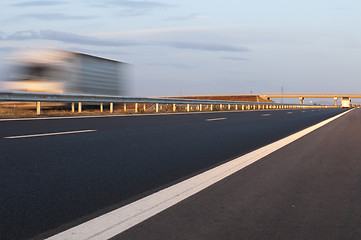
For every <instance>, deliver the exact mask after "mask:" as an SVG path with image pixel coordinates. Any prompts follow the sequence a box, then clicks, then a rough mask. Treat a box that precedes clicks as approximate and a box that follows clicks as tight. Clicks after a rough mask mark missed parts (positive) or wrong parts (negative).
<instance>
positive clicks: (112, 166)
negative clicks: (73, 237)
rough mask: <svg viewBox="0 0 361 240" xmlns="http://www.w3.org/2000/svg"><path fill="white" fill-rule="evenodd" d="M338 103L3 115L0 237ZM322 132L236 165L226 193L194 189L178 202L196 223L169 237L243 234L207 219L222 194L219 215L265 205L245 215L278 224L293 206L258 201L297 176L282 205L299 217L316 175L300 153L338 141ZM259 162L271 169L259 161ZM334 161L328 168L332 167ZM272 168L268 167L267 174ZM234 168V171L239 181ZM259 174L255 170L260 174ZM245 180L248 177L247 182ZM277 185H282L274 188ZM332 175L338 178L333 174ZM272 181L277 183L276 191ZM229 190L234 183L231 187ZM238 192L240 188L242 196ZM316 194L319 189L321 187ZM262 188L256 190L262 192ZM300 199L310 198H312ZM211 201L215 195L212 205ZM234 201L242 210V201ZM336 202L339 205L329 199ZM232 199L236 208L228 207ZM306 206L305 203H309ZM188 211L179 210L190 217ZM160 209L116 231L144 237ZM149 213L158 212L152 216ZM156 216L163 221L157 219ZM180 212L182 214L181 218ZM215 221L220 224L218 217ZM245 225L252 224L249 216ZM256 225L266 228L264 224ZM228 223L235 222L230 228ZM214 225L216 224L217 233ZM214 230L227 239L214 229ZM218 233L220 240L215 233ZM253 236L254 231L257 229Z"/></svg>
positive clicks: (91, 208)
mask: <svg viewBox="0 0 361 240" xmlns="http://www.w3.org/2000/svg"><path fill="white" fill-rule="evenodd" d="M344 111H345V110H342V109H322V110H277V111H250V112H215V113H191V114H169V115H161V114H159V115H142V116H119V117H118V116H112V117H96V118H94V117H91V118H68V119H67V118H65V119H44V120H20V121H0V147H1V149H0V151H1V152H0V156H1V160H0V164H1V165H0V177H1V178H0V179H1V180H0V181H1V188H0V203H1V205H0V216H1V222H0V227H1V228H0V230H1V232H0V233H1V234H0V236H1V238H2V239H27V238H30V237H35V238H42V237H45V236H50V235H52V234H54V233H57V232H60V231H62V230H65V229H67V228H69V227H71V226H75V225H77V224H79V223H81V222H84V221H86V220H89V219H91V218H93V217H95V216H99V215H101V214H103V213H105V212H108V211H110V210H112V209H116V208H118V207H120V206H124V205H126V204H128V203H130V202H133V201H134V200H136V199H139V198H141V197H144V196H146V195H148V194H150V193H153V192H155V191H157V190H159V189H163V188H165V187H167V186H170V185H172V184H174V183H177V182H180V181H181V180H184V179H186V178H189V177H190V176H194V175H196V174H198V173H200V172H203V171H205V170H207V169H210V168H212V167H215V166H217V165H219V164H221V163H224V162H227V161H229V160H231V159H234V158H235V157H238V156H240V155H243V154H245V153H248V152H250V151H253V150H255V149H258V148H260V147H262V146H265V145H267V144H269V143H272V142H274V141H276V140H279V139H281V138H284V137H286V136H288V135H290V134H292V133H295V132H298V131H300V130H302V129H304V128H306V127H309V126H311V125H313V124H316V123H318V122H320V121H322V120H325V119H328V118H330V117H332V116H335V115H337V114H339V113H341V112H344ZM344 118H345V119H349V118H351V120H352V118H357V119H360V112H359V111H353V112H352V113H349V114H347V115H346V116H345V117H344ZM341 119H343V118H341ZM351 120H349V121H351ZM339 121H340V120H338V121H335V123H331V124H330V125H327V127H325V128H322V129H320V131H321V130H322V131H327V129H329V128H330V127H329V126H332V125H333V124H337V123H338V122H339ZM345 121H346V120H345ZM353 121H355V119H353ZM352 123H353V122H352ZM344 126H345V124H338V125H337V127H338V128H337V129H341V128H342V127H343V128H345V127H344ZM357 127H358V126H357V125H355V129H359V127H358V128H357ZM324 129H326V130H324ZM349 131H350V130H349ZM335 132H336V133H335V134H337V133H338V134H342V133H343V132H342V131H341V130H337V131H335ZM327 133H328V136H327V137H326V138H325V136H323V135H322V136H321V137H318V139H317V138H316V141H314V140H313V139H311V140H310V139H309V140H304V139H307V138H308V137H309V136H306V137H305V138H303V139H302V140H300V141H298V142H296V143H297V144H300V142H301V143H303V144H308V145H307V147H308V148H309V149H310V150H309V151H308V150H307V151H303V152H302V151H301V150H300V149H301V148H300V147H299V146H298V147H294V149H291V151H289V152H286V153H283V155H282V151H283V150H282V151H278V152H281V153H280V154H281V155H280V157H277V155H276V157H275V154H272V155H270V156H269V157H270V158H272V157H273V159H274V160H271V161H266V160H262V161H261V164H260V163H257V164H254V165H252V167H250V168H247V171H240V173H237V174H235V175H232V177H230V178H228V180H227V181H226V183H228V182H231V181H240V182H239V183H237V188H234V185H233V187H229V188H228V189H227V188H225V189H221V190H220V191H224V192H222V194H223V196H227V197H223V198H222V197H220V199H219V200H217V199H216V198H217V197H216V196H213V198H212V199H203V200H202V194H203V195H207V194H211V193H213V192H214V193H216V191H218V190H219V189H217V190H214V191H213V190H205V191H203V192H202V193H201V194H197V195H195V196H194V197H193V198H191V199H194V198H195V199H196V200H198V198H199V199H200V200H199V202H197V204H198V205H194V207H191V206H188V205H187V206H186V207H183V210H184V208H188V207H189V210H191V209H193V210H194V211H195V210H196V209H201V210H200V211H198V212H197V211H195V214H199V215H198V216H196V217H195V218H194V221H195V222H194V225H193V227H191V229H193V231H194V232H192V231H190V232H189V234H190V235H181V234H180V235H179V236H178V235H177V236H176V238H177V239H192V237H190V236H199V237H200V238H197V237H195V238H194V237H193V239H211V237H210V236H211V235H212V234H213V235H212V236H214V239H219V238H222V239H227V236H228V238H230V239H232V237H231V236H230V235H227V232H229V233H228V234H236V233H237V234H240V232H234V233H233V232H230V231H229V230H232V231H233V230H234V229H233V228H232V224H230V225H229V226H228V225H227V226H224V225H222V224H225V222H224V223H221V222H222V221H220V220H219V219H218V218H217V217H216V218H214V219H213V220H214V221H213V220H212V216H218V214H219V212H217V211H220V209H219V207H218V208H217V206H216V205H214V210H212V206H213V205H212V204H213V203H214V204H217V202H219V201H226V200H227V199H228V200H229V202H227V203H226V202H224V203H225V204H227V206H229V207H227V208H222V209H223V210H224V212H223V216H224V218H227V219H228V217H226V216H227V214H226V213H227V212H228V213H230V212H233V211H234V214H231V215H232V216H231V218H236V219H238V218H240V216H241V215H242V216H246V215H243V213H244V212H247V210H248V212H251V213H252V212H258V211H261V210H262V209H264V210H266V211H269V214H270V215H269V218H265V217H264V216H261V214H258V215H255V216H250V218H248V219H253V218H257V217H258V218H259V219H260V220H259V221H260V222H261V223H264V224H265V222H266V220H267V219H272V218H271V216H272V217H274V218H276V220H278V222H277V221H276V220H275V219H272V220H274V222H273V223H272V224H271V225H272V226H273V227H274V226H276V225H277V223H283V222H282V220H283V219H284V218H283V217H282V216H284V214H291V212H290V211H291V210H289V211H288V212H287V211H286V210H284V211H283V212H282V211H279V212H272V211H276V210H277V209H278V210H279V209H281V210H282V206H281V205H279V206H278V205H277V204H281V203H282V201H281V199H276V200H278V201H276V200H275V203H273V206H274V205H277V206H278V208H270V207H269V206H268V205H267V204H265V206H263V207H261V203H264V202H263V201H268V200H266V199H265V198H263V195H262V194H263V193H265V192H266V193H269V194H270V193H271V192H272V193H275V194H278V195H280V198H281V196H283V197H284V196H285V194H286V192H287V193H288V191H289V190H291V189H293V188H295V185H294V183H299V185H296V186H298V187H296V188H295V189H294V190H293V193H291V194H290V195H289V196H288V197H287V199H288V200H289V201H287V202H286V203H287V204H289V203H291V202H293V201H294V204H293V205H295V206H297V208H296V207H294V208H296V209H299V210H298V212H300V213H305V215H304V216H303V219H302V218H301V219H299V221H302V220H304V219H305V218H306V217H307V216H306V212H304V211H302V210H301V208H298V206H302V204H306V206H307V202H303V201H302V200H304V198H305V197H304V198H302V196H301V197H299V195H297V193H299V192H301V191H303V190H305V189H306V190H307V189H308V188H307V187H311V189H312V181H311V179H310V176H313V175H312V174H314V172H312V171H311V169H312V166H313V165H312V164H315V163H314V162H312V161H306V163H309V164H308V165H307V164H306V163H303V162H302V161H301V160H302V159H305V158H306V156H308V157H309V156H312V155H313V154H315V152H312V151H316V150H317V148H316V147H315V146H317V145H315V143H318V144H321V145H322V142H323V141H326V140H327V141H331V140H332V139H335V140H334V141H333V142H332V144H334V145H330V146H329V145H326V146H324V147H328V146H329V147H328V148H329V149H328V150H331V151H329V152H334V151H336V149H339V148H337V147H339V145H338V144H339V142H338V141H337V139H338V138H336V137H334V136H333V135H332V134H333V131H332V129H331V130H328V132H327ZM335 136H338V135H335ZM356 142H357V141H356ZM336 145H337V147H336ZM292 146H294V144H291V145H290V147H292ZM341 146H342V144H341ZM351 146H353V145H351ZM349 147H350V145H345V146H344V148H346V149H348V150H352V151H353V150H354V148H352V149H349ZM286 148H288V147H286ZM286 148H285V149H286ZM308 148H307V149H308ZM297 151H299V152H297ZM352 151H348V152H352ZM278 152H277V153H278ZM316 153H317V152H316ZM326 153H327V151H326ZM326 153H324V154H326ZM334 154H335V153H334ZM290 155H292V156H294V158H291V160H292V161H289V159H287V158H286V160H285V158H282V156H283V157H285V156H286V157H287V156H290ZM316 156H317V154H316ZM332 156H339V155H332ZM302 157H303V158H302ZM267 158H268V157H267ZM300 159H301V160H300ZM306 159H308V158H306ZM322 159H323V158H322ZM319 162H321V163H322V162H323V161H322V160H321V161H316V163H319ZM321 163H319V164H321ZM264 164H265V165H266V166H267V167H268V168H267V167H266V168H262V167H260V166H262V165H264ZM306 165H307V166H306ZM337 166H338V165H337ZM338 167H340V166H338ZM333 168H335V167H334V166H333ZM269 169H271V170H272V171H271V172H269ZM295 169H296V170H297V171H296V173H297V174H296V175H295V174H294V172H293V171H292V170H295ZM314 171H316V170H314ZM267 174H269V176H268V175H267ZM302 174H305V175H304V176H303V175H302ZM325 174H326V175H327V174H328V173H325ZM265 175H267V176H265ZM239 176H240V178H241V179H238V178H239ZM257 176H258V177H260V178H259V179H258V178H257ZM327 176H328V177H329V178H328V180H329V181H332V178H330V176H329V175H327ZM331 176H333V175H331ZM255 177H256V178H255ZM246 179H248V180H247V181H246ZM249 179H252V181H251V183H250V184H248V182H249ZM324 181H327V179H325V180H324ZM252 182H253V184H255V185H257V186H258V187H260V188H261V189H262V190H261V192H257V189H256V188H255V187H252V185H251V184H252ZM275 182H276V183H277V184H276V183H275ZM304 182H306V184H305V186H303V185H302V184H303V183H304ZM240 183H243V184H240ZM281 183H282V184H284V186H281ZM327 183H328V182H327ZM332 183H333V184H337V183H336V182H332ZM263 184H265V185H263ZM273 184H274V185H273ZM307 184H308V185H307ZM318 184H321V183H318ZM223 185H225V183H224V182H222V183H219V184H216V185H215V186H213V187H211V188H210V189H214V188H217V186H218V187H219V186H223ZM261 185H262V186H261ZM275 185H278V188H277V189H276V187H275ZM230 186H232V185H230ZM238 186H239V188H238ZM317 186H318V185H317ZM268 187H269V188H268ZM235 189H236V191H234V190H235ZM252 189H254V190H253V191H254V192H251V193H249V192H247V191H252ZM226 191H230V192H231V195H230V194H226V193H225V192H226ZM243 191H244V193H245V194H242V192H243ZM262 191H263V192H262ZM340 191H342V190H340ZM306 192H307V191H306ZM309 192H311V191H309ZM320 192H321V193H322V191H320ZM260 193H261V195H259V194H260ZM327 193H329V194H330V196H329V197H330V199H333V198H332V197H334V196H333V195H332V191H327ZM347 193H349V192H347ZM237 194H239V195H237ZM216 195H218V193H217V194H216ZM240 195H242V196H243V197H245V200H244V201H234V199H232V196H234V197H239V196H240ZM286 195H287V194H286ZM228 196H229V197H228ZM315 196H316V198H317V203H316V204H315V206H318V207H322V206H323V205H322V204H321V203H322V202H324V201H325V200H324V199H322V200H321V199H318V195H317V194H316V195H315ZM335 196H336V195H335ZM297 197H298V198H297ZM322 197H323V196H322ZM336 197H339V195H337V196H336ZM225 198H226V199H225ZM350 198H352V196H350ZM354 198H357V196H354ZM196 200H188V199H187V200H185V201H184V202H182V203H180V204H179V205H177V206H176V208H175V210H173V209H174V208H172V210H170V211H171V212H172V213H173V212H175V214H177V213H176V211H178V209H179V208H182V206H185V205H184V204H189V203H190V202H191V203H192V202H193V201H196ZM307 200H309V201H310V202H311V200H313V198H308V199H307ZM202 201H203V202H202ZM208 201H212V202H213V203H212V204H210V203H208ZM232 202H233V205H232ZM330 202H333V201H330ZM254 203H258V204H260V205H259V206H258V205H257V211H256V210H255V208H249V209H248V208H246V207H245V206H246V205H247V204H250V205H249V206H252V204H254ZM271 204H272V202H271ZM240 205H242V206H243V208H240ZM324 205H325V204H324ZM201 206H206V208H205V209H202V208H201ZM291 206H292V204H291ZM334 206H335V207H336V208H337V207H338V206H337V204H336V203H335V205H334ZM342 206H343V205H341V207H342ZM233 207H239V208H238V209H233ZM355 207H356V206H355ZM294 208H292V209H294ZM252 209H253V210H252ZM223 210H222V211H223ZM313 210H315V209H313ZM316 210H317V209H316ZM321 210H322V209H321ZM306 211H310V209H307V210H306ZM188 213H189V212H188ZM188 213H183V214H185V215H186V216H190V215H189V214H188ZM241 213H242V214H241ZM202 214H210V216H211V217H210V218H209V219H208V215H207V223H208V222H211V221H213V222H214V224H215V225H209V227H212V226H214V228H213V231H212V229H211V231H209V232H207V233H205V232H197V229H198V228H197V227H196V226H199V224H202V223H201V222H196V221H197V220H199V221H201V220H200V217H199V216H200V215H202ZM212 214H213V215H212ZM237 214H238V215H237ZM325 214H326V213H325ZM164 215H166V216H168V213H167V212H164V213H161V214H159V215H157V216H156V217H154V218H152V219H150V220H152V221H146V222H144V223H142V224H141V225H139V227H135V228H133V229H134V230H133V229H130V230H129V231H127V232H125V233H123V235H121V236H122V237H121V239H122V238H123V237H124V239H144V236H145V235H142V234H148V233H149V231H150V232H152V233H153V232H154V231H152V229H156V227H157V226H158V227H160V228H161V226H162V224H163V223H164V221H167V220H166V219H167V218H164V220H160V219H159V218H160V216H164ZM221 215H222V214H221ZM351 215H352V213H351ZM169 216H170V217H169V219H168V221H170V222H171V221H173V220H174V219H173V218H172V216H171V215H169ZM204 216H205V215H204ZM267 216H268V215H267ZM173 217H174V216H173ZM237 217H238V218H237ZM252 217H253V218H252ZM153 219H156V220H155V221H153ZM242 219H243V220H242ZM242 219H239V220H240V221H241V220H242V221H246V220H247V217H244V218H242ZM159 220H160V222H158V221H159ZM182 220H183V222H181V221H182ZM188 220H189V218H186V217H184V218H179V221H180V222H177V223H174V224H173V222H172V224H166V223H164V224H165V226H168V227H170V228H169V230H170V231H173V230H174V231H175V229H172V228H171V226H170V225H173V227H175V228H179V229H182V227H181V226H184V224H185V221H188ZM221 220H223V219H221ZM162 221H163V223H162ZM262 221H264V222H262ZM285 221H286V220H285ZM170 222H168V223H170ZM217 222H220V223H219V225H217ZM178 223H179V225H178ZM251 223H252V224H253V223H258V222H257V221H250V224H251ZM154 224H155V225H154ZM182 224H183V225H182ZM197 224H198V225H197ZM325 224H326V223H325ZM206 225H207V224H202V226H203V227H201V228H200V229H205V228H204V226H206ZM221 225H222V226H221ZM265 225H266V224H265ZM336 225H337V224H336ZM144 226H146V227H144ZM154 226H155V227H154ZM187 226H188V225H187ZM247 226H248V225H247V224H246V225H244V227H241V228H240V229H244V232H246V230H245V229H248V228H247ZM259 226H260V227H261V228H262V227H263V225H259ZM272 226H271V227H272ZM297 226H299V225H298V222H297V221H296V222H294V228H295V229H298V228H297ZM153 227H154V228H153ZM221 227H224V228H221ZM253 227H255V226H253ZM271 227H270V226H268V228H267V227H264V229H263V230H264V231H263V233H268V232H267V231H271V230H272V228H271ZM337 227H339V225H337ZM140 228H141V229H140ZM234 228H237V227H236V226H234ZM143 229H144V231H143ZM166 229H167V228H164V229H163V230H159V231H157V234H154V239H170V238H169V236H168V238H167V237H166V235H165V234H167V232H168V234H169V231H168V230H166ZM217 229H218V230H219V232H215V231H216V230H217ZM222 229H223V230H222ZM198 230H199V229H198ZM285 231H286V230H285ZM261 232H262V231H261ZM132 234H140V235H132ZM162 234H163V235H162ZM191 234H194V235H191ZM197 234H198V235H197ZM217 234H218V235H217ZM221 234H224V236H226V237H220V236H221ZM245 234H246V235H244V236H248V237H249V235H247V234H249V233H245ZM345 234H346V233H345ZM142 236H143V237H142ZM156 236H159V238H156ZM217 236H218V238H216V237H217ZM222 236H223V235H222ZM280 236H281V235H280ZM298 237H299V236H298ZM147 239H149V236H147ZM259 239H261V238H260V237H259ZM274 239H276V238H274ZM296 239H297V237H296ZM299 239H301V238H299Z"/></svg>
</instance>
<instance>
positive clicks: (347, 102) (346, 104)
mask: <svg viewBox="0 0 361 240" xmlns="http://www.w3.org/2000/svg"><path fill="white" fill-rule="evenodd" d="M350 107H351V100H350V98H349V97H342V99H341V108H350Z"/></svg>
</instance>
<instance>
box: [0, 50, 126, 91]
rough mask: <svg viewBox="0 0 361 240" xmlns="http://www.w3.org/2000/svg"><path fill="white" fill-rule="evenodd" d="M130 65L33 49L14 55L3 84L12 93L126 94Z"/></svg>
mask: <svg viewBox="0 0 361 240" xmlns="http://www.w3.org/2000/svg"><path fill="white" fill-rule="evenodd" d="M126 65H127V64H125V63H123V62H118V61H114V60H110V59H105V58H101V57H96V56H92V55H88V54H83V53H78V52H72V51H67V50H58V49H51V50H50V49H47V50H29V51H22V52H17V53H15V54H14V57H13V61H12V67H11V70H10V74H9V76H8V78H7V79H6V82H5V83H4V84H3V85H4V88H5V89H6V90H9V91H27V92H47V93H76V94H94V95H118V96H119V95H126V90H125V88H126V83H125V76H124V75H125V71H126V69H125V68H126Z"/></svg>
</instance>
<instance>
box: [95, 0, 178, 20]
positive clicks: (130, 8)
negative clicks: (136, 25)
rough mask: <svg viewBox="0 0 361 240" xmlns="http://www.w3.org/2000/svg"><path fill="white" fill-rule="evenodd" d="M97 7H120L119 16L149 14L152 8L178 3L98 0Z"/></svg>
mask: <svg viewBox="0 0 361 240" xmlns="http://www.w3.org/2000/svg"><path fill="white" fill-rule="evenodd" d="M93 6H95V7H107V8H114V9H117V8H119V9H120V10H119V11H118V13H117V14H116V16H119V17H128V16H142V15H148V14H149V13H150V12H151V11H152V10H156V9H163V8H169V7H174V6H176V5H172V4H166V3H161V2H155V1H132V0H104V1H103V2H102V3H99V1H97V3H96V4H94V5H93Z"/></svg>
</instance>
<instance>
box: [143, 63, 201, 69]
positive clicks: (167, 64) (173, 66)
mask: <svg viewBox="0 0 361 240" xmlns="http://www.w3.org/2000/svg"><path fill="white" fill-rule="evenodd" d="M148 65H149V66H156V67H158V66H159V67H172V68H180V69H196V68H198V67H197V66H193V65H188V64H181V63H152V64H148Z"/></svg>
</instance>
